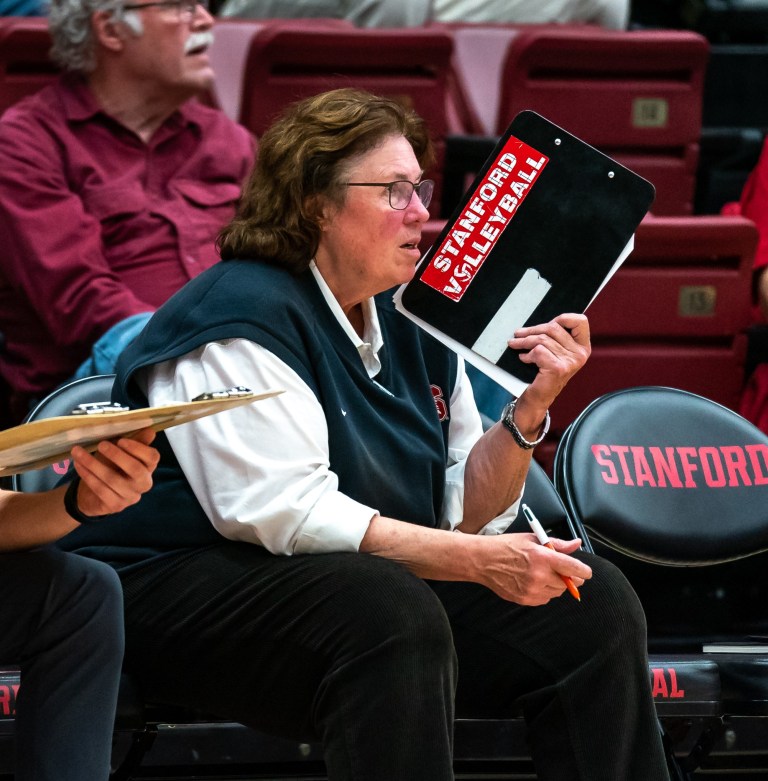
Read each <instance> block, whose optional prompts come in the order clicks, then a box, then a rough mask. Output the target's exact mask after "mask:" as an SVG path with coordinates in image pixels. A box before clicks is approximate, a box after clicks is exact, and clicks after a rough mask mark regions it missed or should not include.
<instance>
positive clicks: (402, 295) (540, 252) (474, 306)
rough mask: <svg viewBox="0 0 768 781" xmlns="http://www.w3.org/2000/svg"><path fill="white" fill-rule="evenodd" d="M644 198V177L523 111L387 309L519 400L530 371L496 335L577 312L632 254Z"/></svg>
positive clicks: (650, 191) (647, 189) (648, 199)
mask: <svg viewBox="0 0 768 781" xmlns="http://www.w3.org/2000/svg"><path fill="white" fill-rule="evenodd" d="M654 196H655V190H654V187H653V185H652V184H651V183H650V182H648V181H647V180H646V179H643V178H642V177H641V176H638V175H637V174H636V173H634V172H633V171H631V170H629V169H628V168H626V167H624V166H622V165H620V164H619V163H617V162H616V161H615V160H612V159H611V158H610V157H608V156H607V155H605V154H603V153H602V152H599V151H598V150H597V149H595V148H594V147H592V146H590V145H589V144H586V143H585V142H583V141H581V140H580V139H578V138H576V137H575V136H573V135H572V134H570V133H568V132H567V131H565V130H564V129H563V128H560V127H558V126H557V125H555V124H554V123H552V122H550V121H549V120H547V119H545V118H544V117H542V116H541V115H539V114H537V113H535V112H533V111H523V112H521V113H520V114H518V115H517V116H516V117H515V118H514V120H513V121H512V123H511V124H510V126H509V127H508V128H507V130H506V132H505V133H504V134H503V135H502V136H501V138H500V139H499V142H498V144H497V145H496V147H495V149H494V151H493V152H492V154H491V155H490V156H489V158H488V160H487V161H486V162H485V164H484V165H483V168H482V169H481V171H480V172H479V173H478V175H477V177H476V178H475V180H474V182H473V183H472V185H471V186H470V187H469V189H468V190H467V192H466V193H465V195H464V198H463V201H462V203H461V204H460V205H459V206H458V207H457V208H456V209H455V210H454V212H453V214H452V215H451V217H450V218H449V219H448V220H447V222H446V225H445V228H444V229H443V231H442V232H441V234H440V236H439V237H438V239H437V240H436V241H435V243H434V244H433V245H432V247H430V248H429V250H427V252H426V253H425V255H424V257H423V258H422V260H421V261H420V262H419V266H418V268H417V271H416V275H415V276H414V278H413V279H412V280H411V281H410V282H409V283H408V284H407V285H404V286H402V287H401V288H400V289H399V290H398V291H397V293H396V294H395V298H394V300H395V306H396V307H397V308H398V309H399V311H400V312H402V313H403V314H405V315H406V316H407V317H409V318H411V319H412V320H414V321H415V322H416V323H418V324H419V325H420V326H421V327H423V328H425V329H426V330H428V331H430V332H431V333H433V335H435V336H436V337H437V338H438V339H440V340H441V341H443V342H444V343H446V344H447V345H448V346H449V347H451V348H452V349H454V350H456V351H457V352H459V353H460V354H462V355H464V357H465V358H466V359H467V361H469V362H470V363H472V364H474V365H475V366H477V368H479V369H480V370H481V371H483V372H485V373H486V374H488V375H489V376H491V377H492V378H493V379H495V380H497V382H500V384H502V385H503V386H504V387H506V388H507V389H508V390H510V392H512V393H514V394H515V395H518V396H519V395H520V393H521V392H522V391H523V390H524V389H525V387H526V386H527V385H528V384H529V383H530V382H531V381H532V380H533V378H534V377H535V374H536V371H537V368H536V367H535V366H533V365H528V364H524V363H522V361H520V360H519V359H518V357H517V354H516V352H515V351H513V350H510V349H509V348H508V347H507V346H506V340H507V339H509V338H510V337H511V336H512V333H513V332H514V330H515V329H516V328H518V327H521V326H523V325H533V324H536V323H543V322H547V321H549V320H551V319H552V318H554V317H556V316H557V315H559V314H562V313H563V312H584V311H585V310H586V309H587V307H588V305H589V304H590V303H591V301H592V300H593V299H594V298H595V296H596V295H597V294H598V292H599V291H600V290H601V289H602V288H603V286H604V285H605V283H606V282H607V281H608V279H610V277H611V276H612V274H613V273H614V272H615V271H616V269H617V268H618V267H619V265H620V264H621V263H622V262H623V260H624V259H625V258H626V257H627V256H628V255H629V253H630V252H631V250H632V248H633V246H634V243H633V237H634V232H635V230H636V228H637V226H638V225H639V223H640V221H641V220H642V218H643V217H644V216H645V214H646V213H647V211H648V209H649V208H650V206H651V204H652V202H653V199H654Z"/></svg>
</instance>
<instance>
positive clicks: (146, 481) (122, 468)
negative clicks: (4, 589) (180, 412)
mask: <svg viewBox="0 0 768 781" xmlns="http://www.w3.org/2000/svg"><path fill="white" fill-rule="evenodd" d="M154 437H155V433H154V431H152V430H151V429H145V430H144V431H141V432H140V433H139V434H137V435H136V438H135V439H119V440H118V441H117V442H107V441H104V442H100V443H99V446H98V450H97V453H96V454H94V455H91V454H90V453H88V452H86V451H85V450H83V448H81V447H75V448H73V450H72V460H73V463H74V467H75V470H76V472H77V474H78V476H79V477H80V483H79V486H78V489H77V508H78V510H79V511H80V512H81V513H83V514H84V515H87V516H98V515H108V514H111V513H116V512H119V511H120V510H123V509H125V508H126V507H128V506H129V505H132V504H135V503H136V502H138V501H139V498H140V497H141V495H142V494H143V493H146V491H148V490H149V489H150V488H151V487H152V472H153V471H154V470H155V467H156V466H157V463H158V461H159V459H160V455H159V453H158V452H157V450H155V448H153V447H150V443H151V442H152V440H153V439H154ZM66 490H67V486H61V487H59V488H55V489H53V490H51V491H45V492H42V493H33V494H24V493H16V492H14V491H0V551H11V550H23V549H25V548H34V547H36V546H38V545H47V544H48V543H50V542H55V541H56V540H58V539H60V538H61V537H63V536H64V535H66V534H68V533H69V532H71V531H72V530H73V529H76V528H77V527H78V526H80V524H79V523H78V522H77V521H76V520H75V519H74V518H72V516H70V515H69V514H68V513H67V511H66V510H65V509H64V493H65V492H66Z"/></svg>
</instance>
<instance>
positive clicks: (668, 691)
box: [651, 667, 685, 700]
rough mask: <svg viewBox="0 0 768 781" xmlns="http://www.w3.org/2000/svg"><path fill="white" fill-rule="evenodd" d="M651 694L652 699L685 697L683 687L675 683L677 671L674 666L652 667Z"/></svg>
mask: <svg viewBox="0 0 768 781" xmlns="http://www.w3.org/2000/svg"><path fill="white" fill-rule="evenodd" d="M651 677H652V686H653V689H652V694H653V697H654V699H655V698H657V697H658V698H660V699H670V700H675V699H682V698H683V697H685V689H680V688H679V687H678V685H677V672H676V671H675V668H674V667H666V668H665V667H652V668H651Z"/></svg>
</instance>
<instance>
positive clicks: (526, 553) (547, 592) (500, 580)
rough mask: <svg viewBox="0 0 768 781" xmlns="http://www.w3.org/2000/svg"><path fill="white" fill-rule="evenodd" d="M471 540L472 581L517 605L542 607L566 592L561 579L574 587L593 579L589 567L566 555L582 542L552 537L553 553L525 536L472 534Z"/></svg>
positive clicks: (530, 535) (528, 536)
mask: <svg viewBox="0 0 768 781" xmlns="http://www.w3.org/2000/svg"><path fill="white" fill-rule="evenodd" d="M472 540H473V541H472V543H471V544H472V547H473V548H474V549H475V552H474V556H473V557H472V562H473V564H474V565H475V570H476V575H475V577H473V580H475V581H476V582H478V583H481V584H482V585H484V586H487V587H488V588H489V589H491V590H492V591H494V592H495V593H496V594H498V595H499V596H500V597H501V598H502V599H506V600H508V601H510V602H516V603H517V604H519V605H528V606H534V605H544V604H546V603H547V602H549V600H550V599H552V598H553V597H558V596H560V595H561V594H562V593H563V591H564V590H565V584H564V583H563V580H562V577H561V576H568V577H570V578H571V579H572V580H573V582H574V585H575V586H576V587H577V588H578V587H579V586H580V585H581V584H582V583H584V581H585V580H588V579H589V578H591V577H592V570H591V569H590V568H589V566H587V565H586V564H584V562H582V561H579V560H578V559H575V558H573V556H571V555H569V554H571V553H573V552H574V551H577V550H578V549H579V547H580V546H581V540H567V541H566V540H558V539H556V538H552V539H551V541H552V544H553V546H554V547H555V550H550V549H549V548H547V547H545V546H544V545H541V544H540V543H539V542H538V540H537V539H536V537H535V536H534V535H533V534H527V533H525V534H524V533H519V534H500V535H496V536H474V535H472Z"/></svg>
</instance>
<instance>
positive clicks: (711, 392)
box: [536, 215, 758, 468]
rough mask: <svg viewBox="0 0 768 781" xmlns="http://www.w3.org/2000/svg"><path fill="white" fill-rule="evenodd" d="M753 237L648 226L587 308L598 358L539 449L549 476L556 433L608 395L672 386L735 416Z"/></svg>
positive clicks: (561, 403) (657, 222) (734, 224)
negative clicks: (594, 402) (658, 386)
mask: <svg viewBox="0 0 768 781" xmlns="http://www.w3.org/2000/svg"><path fill="white" fill-rule="evenodd" d="M757 238H758V237H757V230H756V229H755V226H754V224H753V223H752V222H751V221H749V220H746V219H744V218H743V217H738V216H719V215H713V216H689V217H646V218H645V219H644V220H643V221H642V223H641V224H640V226H639V227H638V229H637V232H636V234H635V249H634V251H633V252H632V254H631V255H630V256H629V258H628V259H627V260H626V261H625V262H624V264H623V265H622V266H621V267H620V268H619V270H618V271H617V272H616V274H615V275H614V276H613V277H612V278H611V279H610V280H609V281H608V283H607V284H606V286H605V288H604V289H603V290H602V291H601V293H600V294H599V296H598V297H597V298H596V299H595V301H594V303H593V304H592V305H591V306H590V307H589V308H588V309H587V312H586V314H587V316H588V318H589V321H590V329H591V335H592V355H591V356H590V358H589V360H588V361H587V364H586V366H585V367H584V368H583V369H582V370H581V371H580V372H579V373H578V374H577V375H576V376H575V377H574V378H573V379H572V380H571V381H570V382H569V383H568V385H567V386H566V387H565V389H564V390H563V392H562V393H561V394H560V396H559V397H558V398H557V400H556V401H555V403H554V404H553V406H552V428H551V431H550V436H549V437H548V439H547V440H545V441H544V442H543V443H542V444H541V445H539V447H538V448H536V450H537V458H539V459H540V461H541V462H542V463H543V464H544V465H545V466H546V467H547V468H549V465H551V463H552V458H553V457H554V450H555V447H556V444H557V439H558V437H559V435H560V434H562V432H563V431H564V429H565V428H566V427H567V426H568V425H569V424H570V423H571V422H572V421H573V420H574V419H575V418H576V416H577V415H578V414H579V413H580V412H581V411H582V410H583V409H584V408H585V407H586V406H587V404H589V403H590V402H591V401H592V400H594V399H596V398H597V397H598V396H601V395H603V394H605V393H608V392H610V391H614V390H619V389H621V388H630V387H634V386H637V385H666V386H670V387H675V388H681V389H682V390H687V391H691V392H692V393H697V394H699V395H702V396H705V397H707V398H710V399H712V400H714V401H717V402H719V403H720V404H723V405H725V406H727V407H729V408H731V409H737V408H738V403H739V399H740V397H741V389H742V386H743V383H744V378H745V362H746V352H747V329H748V327H749V324H750V310H751V284H752V260H753V257H754V252H755V248H756V246H757ZM587 261H588V259H586V258H585V262H587Z"/></svg>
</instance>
